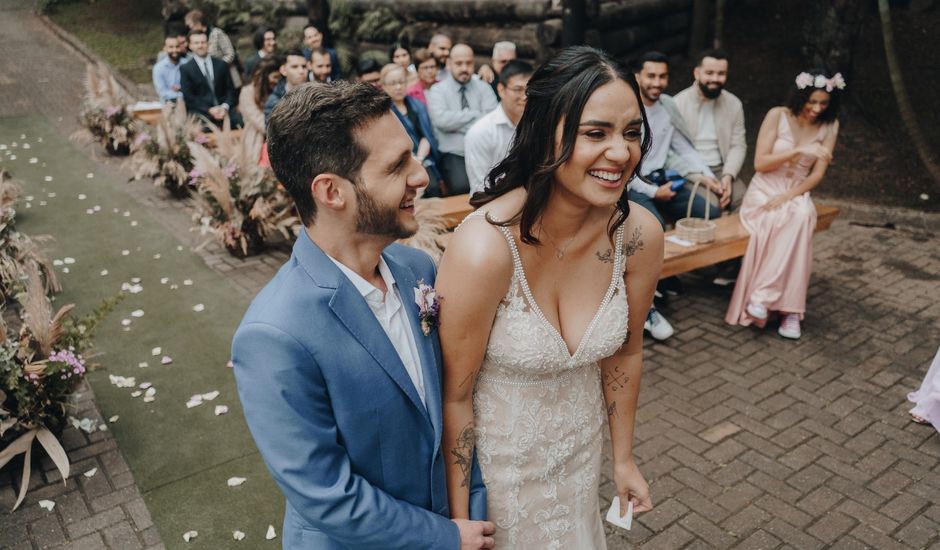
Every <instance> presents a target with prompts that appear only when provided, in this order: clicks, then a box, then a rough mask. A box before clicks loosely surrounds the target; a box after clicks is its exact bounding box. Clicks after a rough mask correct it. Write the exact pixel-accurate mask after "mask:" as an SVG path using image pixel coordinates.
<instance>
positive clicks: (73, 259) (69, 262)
mask: <svg viewBox="0 0 940 550" xmlns="http://www.w3.org/2000/svg"><path fill="white" fill-rule="evenodd" d="M62 261H63V262H65V263H67V264H69V265H71V264H74V263H75V258H65V259H63V260H62Z"/></svg>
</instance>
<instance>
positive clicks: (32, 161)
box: [29, 157, 39, 164]
mask: <svg viewBox="0 0 940 550" xmlns="http://www.w3.org/2000/svg"><path fill="white" fill-rule="evenodd" d="M38 162H39V159H38V158H36V157H32V158H30V159H29V163H30V164H36V163H38Z"/></svg>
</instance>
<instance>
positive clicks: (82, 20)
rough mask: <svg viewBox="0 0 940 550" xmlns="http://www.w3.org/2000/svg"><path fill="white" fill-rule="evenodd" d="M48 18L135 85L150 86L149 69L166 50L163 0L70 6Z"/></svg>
mask: <svg viewBox="0 0 940 550" xmlns="http://www.w3.org/2000/svg"><path fill="white" fill-rule="evenodd" d="M48 15H49V17H50V18H51V19H52V20H53V21H55V23H56V24H58V25H59V26H60V27H62V28H63V29H65V30H67V31H68V32H70V33H72V34H73V35H75V36H76V37H77V38H78V39H79V40H81V41H82V42H84V43H85V45H86V46H88V47H89V48H90V49H91V50H92V51H94V52H95V53H97V54H98V55H100V56H101V57H102V59H104V60H105V61H107V62H108V63H110V64H111V66H113V67H114V68H115V69H117V70H118V71H120V72H121V73H122V74H124V75H126V76H127V77H128V78H130V79H132V80H133V81H134V82H138V83H147V82H150V66H151V64H152V63H153V60H154V59H155V58H156V56H157V52H159V51H160V48H161V47H162V46H163V19H162V17H161V16H160V0H96V1H93V2H86V1H79V2H69V3H65V4H58V5H56V6H55V7H54V8H53V9H52V10H50V12H49V14H48Z"/></svg>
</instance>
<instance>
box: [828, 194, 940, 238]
mask: <svg viewBox="0 0 940 550" xmlns="http://www.w3.org/2000/svg"><path fill="white" fill-rule="evenodd" d="M818 200H819V202H822V203H824V204H827V205H830V206H835V207H837V208H839V219H840V220H844V221H849V222H856V223H859V224H864V225H873V226H878V227H888V226H894V228H896V229H902V230H905V231H912V232H916V233H933V234H940V212H924V211H921V210H915V209H913V208H903V207H899V206H883V205H875V204H865V203H860V202H851V201H847V200H840V199H831V198H825V197H824V198H820V199H818Z"/></svg>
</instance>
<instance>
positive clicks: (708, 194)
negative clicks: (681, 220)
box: [685, 179, 712, 221]
mask: <svg viewBox="0 0 940 550" xmlns="http://www.w3.org/2000/svg"><path fill="white" fill-rule="evenodd" d="M700 183H702V180H701V179H698V180H697V181H696V182H695V183H694V184H692V194H691V195H689V205H688V206H687V207H686V209H685V217H686V218H691V217H692V202H694V201H695V194H696V191H698V184H700ZM705 193H706V195H705V221H708V219H709V216H710V214H711V211H712V208H711V206H712V202H711V200H709V199H711V194H712V190H711V188H709V187H708V186H707V185H706V186H705Z"/></svg>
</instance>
